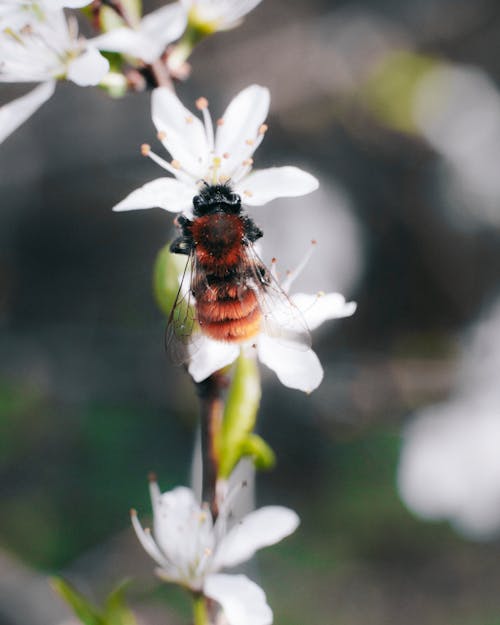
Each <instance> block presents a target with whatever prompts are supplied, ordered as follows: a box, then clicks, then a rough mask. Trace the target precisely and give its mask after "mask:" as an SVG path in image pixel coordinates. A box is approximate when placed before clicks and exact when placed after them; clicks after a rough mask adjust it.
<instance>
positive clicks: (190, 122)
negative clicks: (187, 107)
mask: <svg viewBox="0 0 500 625" xmlns="http://www.w3.org/2000/svg"><path fill="white" fill-rule="evenodd" d="M192 123H193V116H192V115H189V116H188V117H186V124H192Z"/></svg>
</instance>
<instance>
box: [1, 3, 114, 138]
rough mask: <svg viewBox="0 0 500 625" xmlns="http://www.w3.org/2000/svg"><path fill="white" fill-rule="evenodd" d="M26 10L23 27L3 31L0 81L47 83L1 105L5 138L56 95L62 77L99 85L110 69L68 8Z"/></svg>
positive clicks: (80, 82)
mask: <svg viewBox="0 0 500 625" xmlns="http://www.w3.org/2000/svg"><path fill="white" fill-rule="evenodd" d="M58 4H59V5H61V4H64V5H70V4H71V3H69V2H64V3H60V2H59V3H58ZM77 4H78V3H76V2H74V3H73V4H72V6H76V5H77ZM26 15H27V18H26V19H25V21H24V22H19V24H18V26H17V27H14V26H12V25H9V26H8V27H6V28H4V29H3V30H2V31H0V82H41V83H43V84H42V85H40V86H39V87H37V88H36V89H34V90H33V91H31V92H30V93H28V94H27V95H25V96H23V97H22V98H19V99H18V100H15V101H14V102H11V103H9V104H7V105H5V106H3V107H1V108H0V120H2V122H3V125H2V127H1V129H0V141H1V140H3V139H5V138H6V137H7V136H8V135H10V134H11V133H12V132H13V131H14V130H15V129H16V128H17V127H18V126H19V125H20V124H22V123H23V122H24V121H25V120H26V119H27V118H28V117H29V116H30V115H31V114H33V113H34V112H35V111H36V110H37V109H38V108H39V107H40V106H41V105H42V104H43V103H44V102H45V101H46V100H48V99H49V98H50V97H51V95H52V94H53V92H54V88H55V81H56V80H57V79H62V78H65V79H67V80H71V81H72V82H74V83H76V84H77V85H80V86H88V85H96V84H98V83H99V82H100V80H101V79H102V78H103V77H104V75H105V74H106V73H107V71H108V69H109V64H108V62H107V60H106V59H105V58H104V57H102V56H101V55H100V53H99V52H98V50H97V49H96V48H95V47H93V46H91V45H88V43H87V42H85V41H84V40H83V39H81V38H79V37H78V32H77V25H76V20H74V19H73V18H71V17H70V18H69V19H66V17H65V15H64V12H63V10H62V9H58V10H54V11H46V12H45V13H43V14H42V15H41V17H36V16H33V15H32V14H31V13H26Z"/></svg>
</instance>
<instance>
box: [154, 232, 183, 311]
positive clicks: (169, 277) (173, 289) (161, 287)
mask: <svg viewBox="0 0 500 625" xmlns="http://www.w3.org/2000/svg"><path fill="white" fill-rule="evenodd" d="M185 267H186V258H185V257H183V256H181V255H179V254H172V253H171V251H170V243H167V245H165V247H162V249H161V250H160V251H159V252H158V255H157V257H156V261H155V266H154V269H153V290H154V295H155V299H156V303H157V304H158V307H159V308H160V310H161V311H162V312H163V313H164V314H165V315H166V316H167V317H168V316H169V315H170V313H171V311H172V307H173V305H174V303H175V299H176V297H177V293H178V292H179V275H182V273H183V272H184V269H185ZM181 308H182V307H181ZM183 312H184V313H185V312H186V311H185V309H184V311H183ZM181 314H182V311H181Z"/></svg>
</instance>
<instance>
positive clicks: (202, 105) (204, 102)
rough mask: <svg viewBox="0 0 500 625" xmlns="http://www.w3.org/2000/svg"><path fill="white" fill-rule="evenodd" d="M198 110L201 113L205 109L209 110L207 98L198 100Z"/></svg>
mask: <svg viewBox="0 0 500 625" xmlns="http://www.w3.org/2000/svg"><path fill="white" fill-rule="evenodd" d="M196 108H197V109H198V110H199V111H203V109H206V108H208V100H207V99H206V98H198V99H197V100H196Z"/></svg>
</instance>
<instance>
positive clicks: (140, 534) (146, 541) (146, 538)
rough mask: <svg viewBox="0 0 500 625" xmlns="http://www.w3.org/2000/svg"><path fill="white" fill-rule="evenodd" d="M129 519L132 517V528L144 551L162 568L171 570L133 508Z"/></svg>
mask: <svg viewBox="0 0 500 625" xmlns="http://www.w3.org/2000/svg"><path fill="white" fill-rule="evenodd" d="M131 519H132V526H133V528H134V531H135V533H136V536H137V538H138V539H139V542H140V543H141V545H142V546H143V548H144V550H145V551H146V553H147V554H148V555H149V556H150V557H151V558H153V560H154V561H155V562H156V563H157V564H159V565H160V566H161V567H162V568H164V569H165V570H166V571H169V572H171V568H170V565H169V563H168V561H167V559H166V558H165V556H164V555H163V554H162V552H161V551H160V549H159V548H158V545H157V544H156V543H155V541H154V539H153V537H152V536H151V532H149V531H146V530H145V529H144V528H143V527H142V525H141V523H140V521H139V519H138V518H137V513H136V512H135V510H133V511H132V514H131Z"/></svg>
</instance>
